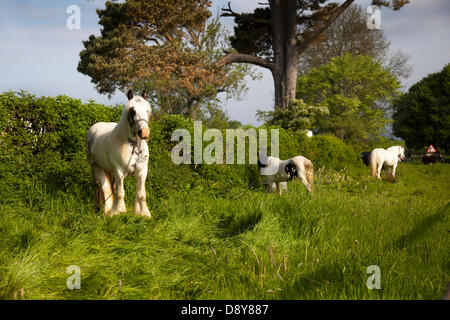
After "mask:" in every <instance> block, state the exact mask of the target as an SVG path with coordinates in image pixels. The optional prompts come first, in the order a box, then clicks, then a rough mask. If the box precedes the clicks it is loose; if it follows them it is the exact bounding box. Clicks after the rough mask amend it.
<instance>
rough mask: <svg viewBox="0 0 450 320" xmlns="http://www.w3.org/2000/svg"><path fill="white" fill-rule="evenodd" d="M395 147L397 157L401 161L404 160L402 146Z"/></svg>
mask: <svg viewBox="0 0 450 320" xmlns="http://www.w3.org/2000/svg"><path fill="white" fill-rule="evenodd" d="M397 148H398V158H399V159H400V160H401V161H404V160H405V158H406V157H405V149H404V148H403V147H402V146H397Z"/></svg>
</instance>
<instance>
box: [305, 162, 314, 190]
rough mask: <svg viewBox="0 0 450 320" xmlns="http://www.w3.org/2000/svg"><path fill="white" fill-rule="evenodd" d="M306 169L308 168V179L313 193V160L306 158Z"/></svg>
mask: <svg viewBox="0 0 450 320" xmlns="http://www.w3.org/2000/svg"><path fill="white" fill-rule="evenodd" d="M305 170H306V181H308V183H309V185H310V186H311V193H312V192H313V189H314V166H313V164H312V162H311V161H310V160H308V159H305Z"/></svg>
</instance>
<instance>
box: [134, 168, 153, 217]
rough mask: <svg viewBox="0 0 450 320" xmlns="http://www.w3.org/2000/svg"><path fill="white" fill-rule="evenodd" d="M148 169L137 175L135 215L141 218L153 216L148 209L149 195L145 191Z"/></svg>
mask: <svg viewBox="0 0 450 320" xmlns="http://www.w3.org/2000/svg"><path fill="white" fill-rule="evenodd" d="M146 178H147V168H143V169H142V170H141V171H140V172H138V173H137V174H136V200H135V202H134V213H135V214H136V215H139V216H144V217H148V218H151V217H152V215H151V213H150V210H148V207H147V193H146V191H145V179H146Z"/></svg>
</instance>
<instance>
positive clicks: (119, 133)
mask: <svg viewBox="0 0 450 320" xmlns="http://www.w3.org/2000/svg"><path fill="white" fill-rule="evenodd" d="M112 134H113V135H114V136H115V137H116V140H117V141H120V142H121V143H123V144H125V143H128V122H127V119H126V116H125V113H123V114H122V116H121V117H120V120H119V122H118V123H117V126H116V127H115V128H114V131H113V133H112Z"/></svg>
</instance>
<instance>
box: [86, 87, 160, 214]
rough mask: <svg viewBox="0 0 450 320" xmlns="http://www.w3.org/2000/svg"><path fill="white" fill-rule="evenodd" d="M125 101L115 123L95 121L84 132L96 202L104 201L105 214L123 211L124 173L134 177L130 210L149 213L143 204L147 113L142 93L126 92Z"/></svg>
mask: <svg viewBox="0 0 450 320" xmlns="http://www.w3.org/2000/svg"><path fill="white" fill-rule="evenodd" d="M127 97H128V100H129V101H128V103H127V104H126V106H125V108H124V110H123V112H122V116H121V117H120V120H119V123H115V122H98V123H96V124H94V125H93V126H92V127H90V128H89V130H88V132H87V135H86V155H87V159H88V162H89V164H90V165H91V168H92V176H93V179H94V181H95V182H96V184H97V185H98V190H97V193H96V203H97V205H101V204H102V203H104V204H105V214H108V215H110V216H114V215H116V214H119V213H120V212H126V211H127V208H126V206H125V200H124V198H125V190H124V186H123V180H124V179H125V177H126V176H127V175H133V176H134V177H135V179H136V201H135V206H134V212H135V214H137V215H141V216H146V217H151V214H150V211H149V210H148V208H147V201H146V192H145V179H146V178H147V167H148V156H149V153H148V146H147V140H148V138H149V134H150V129H149V126H148V121H149V119H150V115H151V111H152V109H151V107H150V104H149V103H148V102H147V100H146V94H145V93H143V94H142V96H135V95H134V94H133V91H132V90H129V91H128V93H127Z"/></svg>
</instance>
